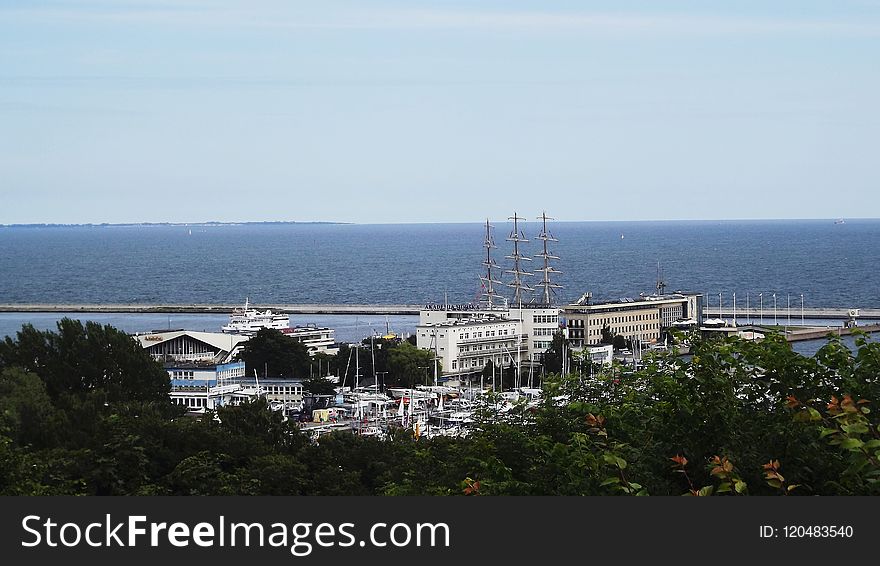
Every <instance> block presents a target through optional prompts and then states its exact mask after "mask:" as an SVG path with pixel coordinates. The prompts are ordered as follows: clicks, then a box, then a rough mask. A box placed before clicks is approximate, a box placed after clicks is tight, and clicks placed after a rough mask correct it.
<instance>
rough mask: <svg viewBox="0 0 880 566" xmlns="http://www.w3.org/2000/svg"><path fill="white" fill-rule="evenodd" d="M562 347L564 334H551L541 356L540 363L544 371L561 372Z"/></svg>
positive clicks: (563, 346)
mask: <svg viewBox="0 0 880 566" xmlns="http://www.w3.org/2000/svg"><path fill="white" fill-rule="evenodd" d="M564 349H565V336H563V334H562V332H557V333H556V334H554V335H553V340H551V341H550V346H549V347H548V348H547V350H545V351H544V355H543V357H542V358H541V365H542V366H544V371H545V372H546V373H561V372H562V359H563V357H562V352H563V350H564Z"/></svg>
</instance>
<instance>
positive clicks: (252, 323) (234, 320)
mask: <svg viewBox="0 0 880 566" xmlns="http://www.w3.org/2000/svg"><path fill="white" fill-rule="evenodd" d="M261 328H274V329H275V330H281V331H282V332H283V331H284V330H285V329H288V328H290V316H289V315H287V314H283V313H273V312H272V311H271V310H265V311H258V310H256V309H252V308H248V299H245V301H244V308H243V309H235V310H233V311H232V314H231V315H230V316H229V323H228V324H225V325H223V326H221V327H220V330H222V331H223V332H225V333H227V334H245V335H250V334H256V333H257V332H258V331H259V330H260V329H261Z"/></svg>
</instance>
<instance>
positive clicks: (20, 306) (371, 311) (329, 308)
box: [0, 303, 880, 324]
mask: <svg viewBox="0 0 880 566" xmlns="http://www.w3.org/2000/svg"><path fill="white" fill-rule="evenodd" d="M241 306H242V305H241V304H240V303H236V304H226V303H224V304H206V303H195V304H141V303H100V304H85V303H70V304H55V303H53V304H48V303H46V304H41V303H27V304H26V303H5V304H0V312H35V313H53V312H59V313H68V312H69V313H76V312H92V313H159V314H176V313H177V314H229V313H231V312H232V311H233V309H240V308H241ZM254 308H258V309H260V310H265V309H271V310H272V311H276V312H281V313H288V314H363V315H383V314H387V315H417V314H419V311H420V310H423V309H424V305H381V304H380V305H377V304H370V305H368V304H317V303H283V304H282V303H275V304H259V305H256V306H255V307H254ZM850 310H851V309H849V308H839V307H810V308H805V309H801V308H800V306H798V307H797V308H795V307H792V308H791V309H788V308H787V307H782V308H777V309H776V311H775V321H776V324H785V323H786V322H787V321H788V320H789V318H790V319H791V321H792V324H795V323H800V321H801V318H803V319H804V320H807V319H809V320H819V319H822V320H848V319H849V318H851V317H850V314H849V311H850ZM858 311H859V314H858V316H856V317H855V318H856V319H863V320H880V308H868V309H865V308H859V309H858ZM703 317H704V318H733V317H734V310H733V309H732V308H731V307H729V306H725V307H722V308H721V309H720V311H719V309H718V307H717V306H715V307H712V306H711V305H709V306H705V307H703ZM736 319H737V320H742V319H748V320H750V321H751V322H752V323H763V324H773V323H774V310H773V307H770V308H767V307H766V306H765V307H764V309H763V319H762V311H761V309H760V308H755V307H751V308H748V309H747V308H745V307H743V308H740V307H737V308H736Z"/></svg>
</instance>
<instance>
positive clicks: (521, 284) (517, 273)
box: [505, 212, 534, 308]
mask: <svg viewBox="0 0 880 566" xmlns="http://www.w3.org/2000/svg"><path fill="white" fill-rule="evenodd" d="M508 220H513V231H512V232H511V233H510V235H509V236H508V237H507V241H508V242H513V254H512V255H509V256H505V257H506V258H507V259H512V260H513V269H508V270H507V273H510V274H512V275H513V280H512V281H511V282H510V283H508V284H507V286H508V287H511V288H512V289H513V302H514V303H515V304H517V305H519V307H520V308H522V303H523V291H534V289H533V288H532V287H529V286H528V285H527V284H526V283H525V281H523V277H528V276H531V275H533V273H530V272H528V271H523V270H522V269H520V267H521V266H520V262H522V261H532V258H530V257H526V256H524V255H523V254H521V253H520V252H519V244H520V243H526V242H528V241H529V240H528V239H527V238H526V236H525V234H524V233H523V232H522V231H521V230H520V229H519V224H518V222H519V221H520V220H525V218H523V217H521V216H517V215H516V212H514V213H513V216H511V217H509V218H508Z"/></svg>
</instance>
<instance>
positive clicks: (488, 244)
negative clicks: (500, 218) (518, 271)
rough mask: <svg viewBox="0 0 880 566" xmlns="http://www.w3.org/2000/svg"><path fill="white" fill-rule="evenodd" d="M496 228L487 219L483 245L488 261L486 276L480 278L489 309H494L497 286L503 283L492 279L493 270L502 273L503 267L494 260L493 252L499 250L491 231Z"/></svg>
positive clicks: (485, 263)
mask: <svg viewBox="0 0 880 566" xmlns="http://www.w3.org/2000/svg"><path fill="white" fill-rule="evenodd" d="M492 228H494V226H492V225H491V224H489V219H488V218H487V219H486V241H485V243H484V244H483V247H485V248H486V261H484V262H483V266H484V267H485V268H486V276H485V277H483V276H480V281H481V282H482V283H483V289H482V296H484V297H486V304H487V305H488V306H489V308H490V309H491V308H492V299H493V298H494V297H495V284H496V283H497V284H499V285H500V284H501V281H498V280H497V279H493V278H492V270H493V269H495V270H497V271H499V272H500V271H501V266H499V265H498V264H497V263H495V260H494V259H492V250H493V249H495V248H497V247H498V246H496V245H495V239H494V238H493V237H492V232H491V229H492Z"/></svg>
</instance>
